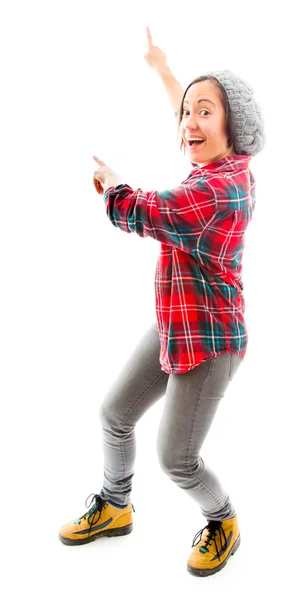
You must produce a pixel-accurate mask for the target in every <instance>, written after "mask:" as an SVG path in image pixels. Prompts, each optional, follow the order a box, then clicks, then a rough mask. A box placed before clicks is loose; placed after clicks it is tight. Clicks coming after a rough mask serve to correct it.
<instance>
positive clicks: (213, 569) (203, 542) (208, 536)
mask: <svg viewBox="0 0 307 600" xmlns="http://www.w3.org/2000/svg"><path fill="white" fill-rule="evenodd" d="M199 536H200V539H199V540H198V537H199ZM239 546H240V531H239V527H238V521H237V517H236V516H234V517H232V518H231V519H226V520H225V521H209V522H208V525H206V526H205V527H203V529H201V530H200V531H198V533H196V535H195V536H194V539H193V542H192V548H193V551H192V553H191V554H190V557H189V559H188V564H187V568H188V571H189V572H190V573H192V574H193V575H199V576H201V577H207V575H213V573H217V571H220V570H221V569H223V567H225V566H226V563H227V561H228V558H229V556H231V554H234V553H235V551H236V550H237V549H238V548H239Z"/></svg>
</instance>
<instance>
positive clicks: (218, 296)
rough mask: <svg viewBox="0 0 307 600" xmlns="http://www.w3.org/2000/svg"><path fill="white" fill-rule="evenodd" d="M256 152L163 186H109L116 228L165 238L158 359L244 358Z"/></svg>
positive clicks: (175, 367) (170, 366) (168, 364)
mask: <svg viewBox="0 0 307 600" xmlns="http://www.w3.org/2000/svg"><path fill="white" fill-rule="evenodd" d="M250 159H251V156H250V155H241V154H233V155H231V156H226V157H224V158H222V159H220V160H217V161H215V162H213V163H210V164H207V165H205V166H200V165H197V164H195V163H192V170H191V173H190V174H189V176H188V177H187V179H185V180H184V181H183V182H182V183H181V184H180V185H178V187H175V188H174V189H169V190H165V191H161V192H159V191H156V190H153V191H148V192H145V191H143V190H142V189H141V188H138V189H135V190H133V189H132V188H131V187H130V186H129V185H128V184H121V185H117V186H116V187H114V186H113V187H109V188H108V189H107V190H106V192H105V194H104V200H105V206H106V212H107V216H108V217H109V219H110V221H111V223H112V224H113V225H114V226H115V227H119V228H120V229H122V230H123V231H125V232H126V233H131V232H134V233H136V234H138V235H139V236H140V237H147V236H150V237H152V238H153V239H155V240H157V241H158V242H161V248H160V254H159V256H158V260H157V265H156V271H155V298H156V302H155V303H156V315H157V322H158V331H159V338H160V357H159V360H160V364H161V368H162V371H165V372H166V373H185V372H186V371H190V370H191V369H194V368H195V367H196V366H198V365H199V364H200V363H202V362H203V361H205V360H207V359H209V358H213V357H215V356H218V355H219V354H224V353H232V354H237V355H239V356H241V357H242V358H243V357H244V356H245V353H246V348H247V342H248V334H247V330H246V325H245V320H244V311H245V302H244V297H243V294H242V290H243V283H242V278H241V273H242V264H241V261H242V254H243V249H244V234H245V231H246V228H247V225H248V223H249V221H250V220H251V218H252V215H253V211H254V208H255V180H254V177H253V175H252V173H251V171H250V169H249V162H250Z"/></svg>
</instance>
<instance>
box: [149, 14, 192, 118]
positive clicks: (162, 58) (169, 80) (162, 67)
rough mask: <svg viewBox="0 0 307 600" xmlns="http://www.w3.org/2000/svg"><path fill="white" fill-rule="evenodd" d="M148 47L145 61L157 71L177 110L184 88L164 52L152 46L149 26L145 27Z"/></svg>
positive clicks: (173, 106) (174, 108)
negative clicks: (168, 63) (171, 68)
mask: <svg viewBox="0 0 307 600" xmlns="http://www.w3.org/2000/svg"><path fill="white" fill-rule="evenodd" d="M146 33H147V40H148V48H147V54H145V55H144V58H145V61H146V62H147V64H148V66H149V67H151V68H152V69H155V71H156V72H157V73H158V75H159V77H160V79H161V80H162V83H163V85H164V88H165V90H166V93H167V95H168V98H169V101H170V103H171V105H172V108H173V110H174V111H177V112H178V111H179V107H180V104H181V100H182V97H183V94H184V89H183V87H182V86H181V85H180V83H179V81H177V79H176V78H175V77H174V75H173V74H172V72H171V70H170V68H169V66H168V65H167V59H166V54H165V52H163V51H162V50H161V49H160V48H159V47H158V46H154V45H153V43H152V36H151V32H150V29H149V27H148V26H147V27H146Z"/></svg>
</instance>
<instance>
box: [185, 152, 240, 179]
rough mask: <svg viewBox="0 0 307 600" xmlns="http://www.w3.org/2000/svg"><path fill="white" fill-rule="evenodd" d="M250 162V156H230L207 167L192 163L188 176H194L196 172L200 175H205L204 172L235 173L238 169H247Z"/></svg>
mask: <svg viewBox="0 0 307 600" xmlns="http://www.w3.org/2000/svg"><path fill="white" fill-rule="evenodd" d="M250 160H251V155H250V154H230V155H229V156H224V158H220V159H219V160H215V161H214V162H212V163H208V164H207V165H201V164H198V163H193V162H192V163H191V165H192V170H191V173H190V175H195V174H196V173H197V172H198V171H199V173H200V174H201V173H205V172H206V171H219V172H221V171H222V172H223V171H236V170H237V169H238V167H239V168H243V169H244V168H245V169H246V168H248V167H249V163H250Z"/></svg>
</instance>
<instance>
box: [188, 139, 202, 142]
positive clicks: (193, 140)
mask: <svg viewBox="0 0 307 600" xmlns="http://www.w3.org/2000/svg"><path fill="white" fill-rule="evenodd" d="M200 140H202V141H203V138H189V139H188V142H199V141H200Z"/></svg>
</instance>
